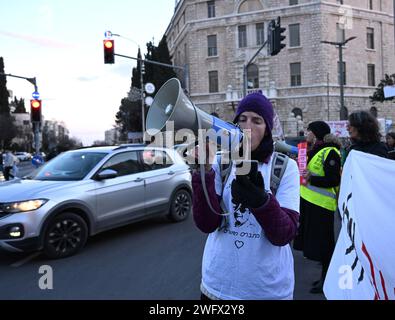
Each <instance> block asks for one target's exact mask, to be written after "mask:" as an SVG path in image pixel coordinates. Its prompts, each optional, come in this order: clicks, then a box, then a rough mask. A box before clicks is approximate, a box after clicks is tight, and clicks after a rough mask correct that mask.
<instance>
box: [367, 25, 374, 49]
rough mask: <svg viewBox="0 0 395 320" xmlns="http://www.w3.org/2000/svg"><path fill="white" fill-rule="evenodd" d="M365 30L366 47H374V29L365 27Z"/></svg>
mask: <svg viewBox="0 0 395 320" xmlns="http://www.w3.org/2000/svg"><path fill="white" fill-rule="evenodd" d="M366 30H367V32H366V39H367V47H368V49H374V29H373V28H367V29H366Z"/></svg>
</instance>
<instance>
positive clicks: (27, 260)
mask: <svg viewBox="0 0 395 320" xmlns="http://www.w3.org/2000/svg"><path fill="white" fill-rule="evenodd" d="M40 254H41V252H35V253H32V254H31V255H30V256H27V257H26V258H24V259H22V260H20V261H17V262H15V263H13V264H12V265H11V267H13V268H19V267H21V266H23V265H24V264H25V263H27V262H29V261H30V260H33V259H34V258H37V257H38V256H39V255H40Z"/></svg>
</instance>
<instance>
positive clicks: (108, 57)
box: [103, 40, 115, 64]
mask: <svg viewBox="0 0 395 320" xmlns="http://www.w3.org/2000/svg"><path fill="white" fill-rule="evenodd" d="M103 47H104V63H106V64H107V63H114V62H115V58H114V40H103Z"/></svg>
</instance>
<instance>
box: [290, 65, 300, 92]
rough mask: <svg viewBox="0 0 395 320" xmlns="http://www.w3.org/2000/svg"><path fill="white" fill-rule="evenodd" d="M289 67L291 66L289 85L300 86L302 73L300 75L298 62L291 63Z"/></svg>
mask: <svg viewBox="0 0 395 320" xmlns="http://www.w3.org/2000/svg"><path fill="white" fill-rule="evenodd" d="M290 68H291V87H296V86H301V85H302V75H301V66H300V62H296V63H291V64H290Z"/></svg>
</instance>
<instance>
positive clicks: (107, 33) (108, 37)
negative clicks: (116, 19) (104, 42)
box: [104, 31, 112, 39]
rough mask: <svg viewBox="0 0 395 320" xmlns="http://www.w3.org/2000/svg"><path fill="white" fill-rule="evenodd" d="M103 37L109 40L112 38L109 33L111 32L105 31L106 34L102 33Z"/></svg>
mask: <svg viewBox="0 0 395 320" xmlns="http://www.w3.org/2000/svg"><path fill="white" fill-rule="evenodd" d="M104 36H105V37H106V38H107V39H110V38H111V37H112V32H111V31H106V32H104Z"/></svg>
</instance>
